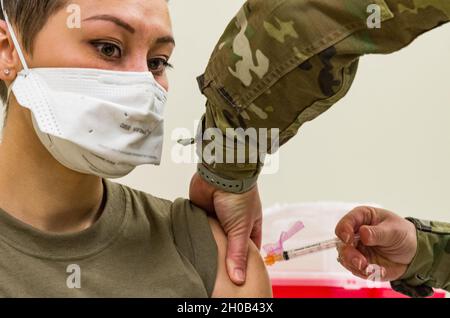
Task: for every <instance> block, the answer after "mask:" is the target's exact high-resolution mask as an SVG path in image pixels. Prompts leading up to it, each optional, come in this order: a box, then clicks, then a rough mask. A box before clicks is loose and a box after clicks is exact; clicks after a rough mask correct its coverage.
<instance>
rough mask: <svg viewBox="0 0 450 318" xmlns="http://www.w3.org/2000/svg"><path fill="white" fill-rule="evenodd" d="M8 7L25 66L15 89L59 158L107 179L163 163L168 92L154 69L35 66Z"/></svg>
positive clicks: (41, 136) (74, 166)
mask: <svg viewBox="0 0 450 318" xmlns="http://www.w3.org/2000/svg"><path fill="white" fill-rule="evenodd" d="M2 2H3V1H2ZM2 7H3V6H2ZM3 11H4V13H3V14H4V16H5V19H6V23H7V25H8V28H9V30H10V33H11V37H12V39H13V42H14V45H15V47H16V50H17V53H18V55H19V57H20V60H21V62H22V65H23V67H24V70H23V71H21V72H20V73H19V74H18V76H17V78H16V80H15V81H14V83H13V84H12V85H11V87H10V88H9V89H10V91H12V92H13V93H14V95H15V97H16V99H17V101H18V103H19V104H20V105H21V106H23V107H26V108H28V109H30V111H31V113H32V119H33V126H34V129H35V131H36V134H37V135H38V137H39V139H40V141H41V142H42V144H43V145H44V146H45V147H46V148H47V150H48V151H49V152H50V153H51V154H52V156H53V157H54V158H55V159H56V160H57V161H58V162H60V163H61V164H62V165H64V166H66V167H67V168H69V169H72V170H75V171H78V172H81V173H85V174H92V175H97V176H100V177H103V178H120V177H123V176H125V175H127V174H129V173H130V172H131V171H132V170H134V169H135V168H136V167H137V166H139V165H143V164H155V165H158V164H159V163H160V161H161V153H162V145H163V134H164V128H163V124H164V121H163V117H162V116H163V111H164V106H165V104H166V101H167V93H166V91H165V90H164V88H162V87H161V86H160V85H159V84H158V83H157V82H156V80H155V79H154V77H153V75H152V73H151V72H115V71H105V70H98V69H79V68H36V69H29V68H28V66H27V63H26V61H25V58H24V55H23V53H22V50H21V48H20V45H19V43H18V41H17V38H16V36H15V34H14V30H13V28H12V26H11V24H10V22H9V19H8V17H7V15H6V12H5V10H3Z"/></svg>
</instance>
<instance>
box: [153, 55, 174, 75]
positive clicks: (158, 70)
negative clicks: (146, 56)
mask: <svg viewBox="0 0 450 318" xmlns="http://www.w3.org/2000/svg"><path fill="white" fill-rule="evenodd" d="M147 65H148V69H149V70H150V71H151V72H153V73H155V74H157V75H160V74H162V73H164V71H165V70H166V69H167V68H172V67H173V66H172V65H171V64H170V63H169V62H168V61H167V59H164V58H159V57H158V58H153V59H150V60H148V62H147Z"/></svg>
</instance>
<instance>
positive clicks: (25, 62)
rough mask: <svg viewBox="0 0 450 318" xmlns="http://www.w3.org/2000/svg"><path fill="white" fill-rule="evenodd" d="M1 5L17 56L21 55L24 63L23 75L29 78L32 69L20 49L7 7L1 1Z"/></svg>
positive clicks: (20, 57) (21, 60)
mask: <svg viewBox="0 0 450 318" xmlns="http://www.w3.org/2000/svg"><path fill="white" fill-rule="evenodd" d="M1 5H2V11H3V16H4V17H5V22H6V25H7V26H8V30H9V33H10V35H11V39H12V41H13V43H14V47H15V48H16V50H17V55H19V59H20V62H21V63H22V67H23V70H24V71H23V73H24V75H25V76H27V75H28V73H29V72H30V69H29V67H28V64H27V61H26V60H25V56H24V55H23V51H22V48H21V47H20V44H19V41H18V40H17V37H16V33H15V32H14V28H13V27H12V24H11V22H10V21H9V17H8V14H7V13H6V10H5V5H4V4H3V0H1Z"/></svg>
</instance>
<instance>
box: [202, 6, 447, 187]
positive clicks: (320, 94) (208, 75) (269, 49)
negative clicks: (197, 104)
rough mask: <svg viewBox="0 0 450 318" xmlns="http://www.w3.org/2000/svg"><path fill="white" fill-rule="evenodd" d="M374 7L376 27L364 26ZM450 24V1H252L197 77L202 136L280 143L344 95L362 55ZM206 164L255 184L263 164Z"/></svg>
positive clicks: (398, 45)
mask: <svg viewBox="0 0 450 318" xmlns="http://www.w3.org/2000/svg"><path fill="white" fill-rule="evenodd" d="M374 5H375V6H376V7H377V8H378V11H377V13H378V15H379V17H380V28H372V27H370V23H368V22H370V21H371V11H370V8H373V6H374ZM449 20H450V0H335V1H324V0H270V1H269V0H249V1H247V2H246V3H245V4H244V6H243V7H242V9H241V10H240V11H239V13H238V14H237V15H236V17H235V18H234V19H233V20H232V21H231V22H230V24H229V25H228V27H227V28H226V30H225V32H224V34H223V35H222V37H221V38H220V40H219V42H218V44H217V46H216V47H215V49H214V52H213V54H212V56H211V59H210V62H209V64H208V66H207V69H206V71H205V73H204V74H203V75H202V76H201V77H199V79H198V82H199V86H200V88H201V91H202V93H203V94H204V95H205V96H206V97H207V104H206V114H205V116H204V117H203V122H202V124H203V131H204V130H205V129H207V128H219V129H220V131H222V133H225V130H226V129H227V128H230V127H233V128H236V127H242V128H244V129H247V128H251V127H253V128H256V129H258V128H267V129H272V128H278V129H279V130H280V145H283V144H285V143H286V142H287V141H289V140H290V139H291V138H292V137H293V136H295V135H296V134H297V132H298V131H299V129H300V127H301V126H302V125H303V124H304V123H306V122H308V121H311V120H313V119H314V118H316V117H317V116H319V115H320V114H322V113H323V112H325V111H326V110H328V109H329V108H330V107H331V106H332V105H333V104H335V103H336V102H337V101H339V100H340V99H341V98H343V97H344V96H345V95H346V93H347V92H348V91H349V89H350V87H351V85H352V82H353V80H354V78H355V75H356V72H357V68H358V61H359V58H360V57H361V56H363V55H365V54H387V53H391V52H395V51H398V50H399V49H401V48H403V47H405V46H407V45H408V44H410V43H411V42H412V41H413V40H414V39H415V38H417V37H418V36H419V35H421V34H422V33H424V32H427V31H429V30H432V29H434V28H436V27H438V26H440V25H442V24H444V23H446V22H448V21H449ZM443 40H444V39H443ZM198 140H199V139H198ZM209 142H210V141H208V140H201V141H198V144H199V145H200V146H202V147H201V148H200V147H199V148H200V149H204V147H206V146H207V145H208V144H209ZM258 142H261V140H258ZM264 144H269V145H270V144H271V141H270V140H269V141H267V140H265V141H264ZM224 147H225V146H224ZM224 151H226V149H224ZM258 151H261V150H260V149H258ZM271 151H272V149H268V151H267V152H268V153H271ZM198 153H199V154H200V155H201V151H198ZM247 153H248V151H247ZM204 166H205V167H206V168H207V169H208V170H209V171H210V172H211V173H212V174H215V175H217V176H220V177H222V178H224V179H227V180H246V179H251V178H252V177H253V178H254V180H256V179H257V178H255V176H257V175H258V174H259V172H260V170H261V167H262V165H261V163H254V162H253V163H250V162H249V160H247V161H246V163H231V164H227V163H218V162H205V163H204Z"/></svg>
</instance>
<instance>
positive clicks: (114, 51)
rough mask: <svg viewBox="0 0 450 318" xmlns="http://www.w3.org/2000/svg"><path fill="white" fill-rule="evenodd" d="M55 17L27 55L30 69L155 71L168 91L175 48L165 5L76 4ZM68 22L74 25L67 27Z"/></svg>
mask: <svg viewBox="0 0 450 318" xmlns="http://www.w3.org/2000/svg"><path fill="white" fill-rule="evenodd" d="M68 4H77V5H79V8H80V10H81V11H80V13H81V27H80V28H70V27H69V26H73V23H71V22H72V21H73V14H74V11H68V10H66V7H65V8H63V9H62V10H60V11H58V12H57V13H56V14H54V15H53V16H51V17H50V19H49V20H48V22H47V23H46V25H45V26H44V28H43V29H42V30H41V31H40V32H39V34H38V35H37V37H36V40H35V42H34V45H33V54H32V56H29V55H27V61H28V64H29V67H30V68H37V67H76V68H99V69H105V70H115V71H132V72H143V71H150V72H152V73H153V75H154V76H155V79H156V80H157V81H158V83H159V84H160V85H161V86H163V87H164V88H165V89H166V90H168V80H167V74H166V69H167V67H168V61H169V58H170V56H171V54H172V51H173V49H174V47H175V43H174V40H173V35H172V26H171V21H170V16H169V11H168V7H167V2H166V0H126V1H125V0H74V1H70V2H68ZM68 22H69V23H68Z"/></svg>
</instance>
